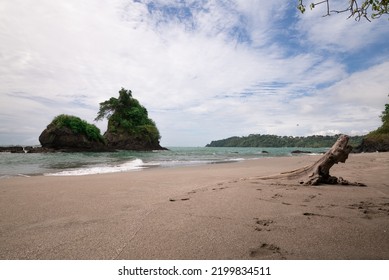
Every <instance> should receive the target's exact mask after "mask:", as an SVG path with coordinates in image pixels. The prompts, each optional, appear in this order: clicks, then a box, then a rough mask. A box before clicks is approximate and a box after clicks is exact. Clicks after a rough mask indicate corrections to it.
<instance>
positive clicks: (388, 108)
mask: <svg viewBox="0 0 389 280" xmlns="http://www.w3.org/2000/svg"><path fill="white" fill-rule="evenodd" d="M380 118H381V120H382V125H381V126H380V127H379V128H377V129H376V130H374V131H372V132H370V133H369V134H368V135H367V136H366V138H373V137H374V138H380V136H382V137H384V136H385V137H388V136H389V104H385V110H384V111H382V114H381V116H380Z"/></svg>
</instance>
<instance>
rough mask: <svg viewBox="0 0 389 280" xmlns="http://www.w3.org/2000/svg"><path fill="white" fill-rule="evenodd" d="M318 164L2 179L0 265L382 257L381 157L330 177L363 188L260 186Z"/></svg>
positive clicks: (359, 158)
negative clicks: (274, 177) (273, 176)
mask: <svg viewBox="0 0 389 280" xmlns="http://www.w3.org/2000/svg"><path fill="white" fill-rule="evenodd" d="M319 157H320V156H297V157H271V158H270V157H269V158H261V159H257V160H245V161H241V162H233V163H228V164H223V163H222V164H207V165H199V166H182V167H171V168H148V169H145V170H142V172H121V173H106V174H95V175H85V176H58V177H52V176H33V177H29V178H23V177H12V178H8V179H6V180H0V192H1V196H0V259H389V219H388V218H389V183H387V179H388V176H387V170H389V153H372V154H350V156H349V159H348V160H347V161H346V163H345V164H338V165H335V166H334V167H333V168H332V169H331V171H332V173H333V175H335V176H342V177H344V178H345V179H347V180H350V181H359V182H363V183H365V184H367V187H365V188H361V187H350V186H332V185H324V186H318V187H307V186H300V185H298V184H297V183H296V184H284V183H283V182H277V181H265V182H264V181H259V180H257V179H256V178H257V177H260V176H264V175H271V174H275V173H280V172H283V171H288V170H292V169H296V168H298V167H302V166H304V165H308V164H310V163H313V162H314V161H315V160H317V159H318V158H319Z"/></svg>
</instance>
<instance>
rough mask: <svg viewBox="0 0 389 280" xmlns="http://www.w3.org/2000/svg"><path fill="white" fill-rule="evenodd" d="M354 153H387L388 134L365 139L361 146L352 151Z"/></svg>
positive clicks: (388, 147)
mask: <svg viewBox="0 0 389 280" xmlns="http://www.w3.org/2000/svg"><path fill="white" fill-rule="evenodd" d="M353 152H355V153H373V152H389V134H386V135H385V134H384V135H380V136H378V137H365V138H364V139H363V140H362V143H361V145H359V146H358V147H356V148H355V149H354V151H353Z"/></svg>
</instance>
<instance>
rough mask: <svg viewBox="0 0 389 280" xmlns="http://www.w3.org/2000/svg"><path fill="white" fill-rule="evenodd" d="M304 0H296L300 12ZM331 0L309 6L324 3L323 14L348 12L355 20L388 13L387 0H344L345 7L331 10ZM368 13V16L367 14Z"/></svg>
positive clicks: (388, 0) (368, 18) (303, 8)
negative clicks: (324, 11)
mask: <svg viewBox="0 0 389 280" xmlns="http://www.w3.org/2000/svg"><path fill="white" fill-rule="evenodd" d="M304 2H306V1H304V0H298V5H297V9H299V10H300V12H301V13H304V12H305V11H306V7H305V5H304ZM330 2H331V0H324V1H320V2H317V3H311V4H310V5H309V7H310V8H311V10H312V9H314V8H315V7H316V6H317V5H321V4H326V6H327V13H326V14H325V16H329V15H330V14H332V13H337V14H338V13H344V12H349V13H350V16H349V17H348V18H350V17H355V20H357V21H359V20H360V19H361V18H362V17H364V18H365V19H367V20H368V21H370V19H376V18H380V17H381V16H382V15H384V14H389V0H359V1H358V0H349V1H345V2H346V3H345V4H347V6H346V8H345V9H343V10H331V8H330ZM369 14H370V16H369Z"/></svg>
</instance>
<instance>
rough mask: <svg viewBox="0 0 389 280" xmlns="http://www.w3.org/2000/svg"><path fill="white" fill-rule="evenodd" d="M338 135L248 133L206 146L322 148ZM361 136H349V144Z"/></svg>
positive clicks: (353, 144) (332, 142) (328, 145)
mask: <svg viewBox="0 0 389 280" xmlns="http://www.w3.org/2000/svg"><path fill="white" fill-rule="evenodd" d="M338 138H339V135H333V136H322V135H313V136H307V137H301V136H296V137H293V136H277V135H267V134H266V135H261V134H250V135H249V136H243V137H237V136H234V137H230V138H227V139H222V140H216V141H212V142H211V143H210V144H208V145H206V147H302V148H303V147H306V148H322V147H331V146H332V145H333V144H334V143H335V141H336V140H337V139H338ZM362 139H363V136H352V137H350V142H349V143H350V145H351V146H353V147H356V146H358V145H360V143H361V142H362Z"/></svg>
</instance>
